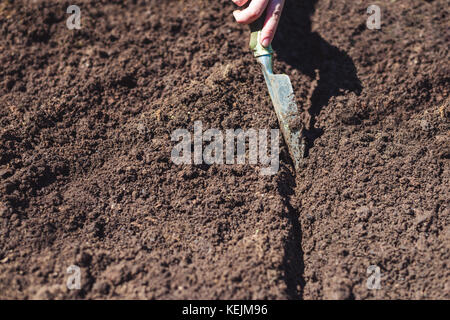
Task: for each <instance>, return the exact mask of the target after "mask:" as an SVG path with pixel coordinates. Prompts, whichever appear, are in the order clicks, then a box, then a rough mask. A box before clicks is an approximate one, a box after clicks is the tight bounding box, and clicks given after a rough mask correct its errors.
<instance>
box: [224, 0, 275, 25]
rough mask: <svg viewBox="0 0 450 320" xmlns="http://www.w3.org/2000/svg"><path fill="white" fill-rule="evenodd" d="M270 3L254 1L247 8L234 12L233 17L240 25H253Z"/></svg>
mask: <svg viewBox="0 0 450 320" xmlns="http://www.w3.org/2000/svg"><path fill="white" fill-rule="evenodd" d="M268 2H269V0H252V2H250V5H249V6H248V7H247V8H245V9H244V10H236V11H234V12H233V15H234V17H235V18H236V21H237V22H238V23H242V24H249V23H252V22H254V21H256V19H258V18H259V17H260V16H261V15H262V14H263V12H264V10H265V9H266V7H267V3H268Z"/></svg>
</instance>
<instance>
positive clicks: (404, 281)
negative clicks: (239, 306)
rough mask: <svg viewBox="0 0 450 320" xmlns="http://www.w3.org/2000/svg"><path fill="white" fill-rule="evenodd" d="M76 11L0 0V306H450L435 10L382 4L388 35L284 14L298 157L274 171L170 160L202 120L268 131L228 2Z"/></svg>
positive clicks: (293, 5) (281, 57)
mask: <svg viewBox="0 0 450 320" xmlns="http://www.w3.org/2000/svg"><path fill="white" fill-rule="evenodd" d="M71 4H72V3H69V2H64V1H63V2H58V3H49V2H47V1H33V2H30V1H14V2H13V1H0V31H1V34H2V37H1V39H0V62H1V64H2V68H1V69H0V230H1V232H0V296H1V297H2V298H10V299H11V298H38V299H39V298H44V299H46V298H53V299H61V298H76V299H80V298H103V299H104V298H141V299H149V298H152V299H205V298H211V299H217V298H220V299H231V298H232V299H299V298H305V299H318V298H332V299H364V298H402V299H407V298H419V299H427V298H449V296H448V292H449V290H448V289H449V279H450V274H449V272H448V262H449V243H450V242H449V240H450V239H449V234H450V233H449V232H450V229H449V216H450V215H449V207H448V205H449V199H450V197H449V192H448V186H449V182H450V181H449V154H450V144H449V133H450V128H449V113H450V110H449V109H450V106H449V101H450V100H449V97H448V87H449V85H448V83H449V78H448V74H449V70H448V67H447V64H446V63H445V62H446V61H448V58H449V55H448V45H447V43H446V39H445V31H446V30H445V21H446V19H447V18H448V17H447V16H448V13H447V11H446V10H447V5H446V3H445V2H444V1H440V0H436V1H430V2H426V1H418V0H417V1H396V2H395V3H389V4H385V3H383V4H380V6H381V7H382V29H381V30H369V29H367V28H366V26H365V21H366V19H367V17H368V15H367V13H366V8H367V3H365V2H364V1H352V2H351V4H350V3H345V2H342V3H338V4H337V3H336V2H335V1H328V0H319V1H312V0H309V1H297V2H296V1H287V4H286V10H285V12H284V16H283V21H282V23H281V26H280V29H279V32H278V35H277V38H276V40H275V42H274V48H275V49H276V52H277V54H276V58H275V61H276V62H275V68H274V69H275V70H276V72H277V73H278V72H285V73H287V74H288V75H289V76H290V78H291V81H292V84H293V87H294V91H295V94H296V98H297V102H298V105H299V106H300V109H301V111H302V119H304V120H305V123H304V124H303V125H302V128H303V131H304V132H305V136H306V139H307V141H308V156H307V158H305V160H304V162H303V164H302V168H301V170H299V171H298V172H297V173H295V172H294V170H293V166H292V163H291V161H290V160H289V156H288V152H287V149H286V147H285V146H284V145H282V146H281V155H280V169H279V171H278V173H277V174H275V175H273V176H262V175H260V166H259V165H250V164H245V165H206V164H203V165H194V164H193V165H175V164H174V163H173V162H172V160H171V151H172V148H173V146H174V142H172V141H171V134H172V132H173V131H174V130H176V129H180V128H182V129H187V130H189V131H190V132H192V131H193V126H194V121H202V124H203V128H204V129H208V128H217V129H219V130H223V131H224V130H226V129H237V128H242V129H249V128H254V129H266V128H278V123H277V119H276V116H275V114H274V112H273V108H272V106H271V102H270V98H269V97H268V94H267V89H266V86H265V83H264V80H263V77H262V74H261V71H260V70H259V67H258V65H257V64H256V63H255V61H254V58H253V57H252V55H251V54H250V53H249V52H248V50H247V40H248V30H247V28H244V27H241V26H239V25H237V24H236V23H235V22H234V21H233V18H232V15H231V12H232V10H233V4H232V3H231V1H229V0H220V1H203V2H199V1H193V0H192V1H190V0H189V1H163V2H161V1H131V2H122V1H94V2H93V1H87V0H83V1H78V3H77V5H78V6H79V7H80V8H81V27H82V28H81V29H80V30H76V29H75V30H69V29H68V28H67V27H66V19H67V18H68V16H69V15H68V14H67V13H66V9H67V7H68V6H69V5H71ZM71 265H76V266H78V267H80V271H81V285H82V286H81V289H80V290H69V289H68V288H67V286H66V283H67V279H68V277H69V276H70V274H68V273H67V268H68V267H69V266H71ZM372 265H373V266H378V267H379V268H380V271H381V283H380V286H381V287H380V289H379V290H369V289H368V288H367V286H366V284H367V279H368V277H369V276H370V274H367V269H368V267H369V266H372Z"/></svg>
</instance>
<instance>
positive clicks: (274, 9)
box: [261, 0, 285, 47]
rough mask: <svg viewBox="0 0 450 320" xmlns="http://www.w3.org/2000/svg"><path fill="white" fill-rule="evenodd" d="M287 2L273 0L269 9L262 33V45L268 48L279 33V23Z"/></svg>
mask: <svg viewBox="0 0 450 320" xmlns="http://www.w3.org/2000/svg"><path fill="white" fill-rule="evenodd" d="M284 1H285V0H272V1H271V2H270V3H269V6H268V8H267V17H266V22H265V23H264V28H263V29H262V32H261V44H262V45H263V46H264V47H268V46H269V45H270V44H271V43H272V40H273V38H274V37H275V32H276V31H277V27H278V23H279V22H280V18H281V12H282V11H283V6H284Z"/></svg>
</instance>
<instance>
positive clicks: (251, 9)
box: [232, 0, 285, 48]
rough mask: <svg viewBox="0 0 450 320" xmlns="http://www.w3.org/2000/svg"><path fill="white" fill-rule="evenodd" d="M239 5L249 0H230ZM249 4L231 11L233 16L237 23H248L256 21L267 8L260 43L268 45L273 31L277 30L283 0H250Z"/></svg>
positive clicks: (264, 45)
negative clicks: (241, 8)
mask: <svg viewBox="0 0 450 320" xmlns="http://www.w3.org/2000/svg"><path fill="white" fill-rule="evenodd" d="M232 1H233V2H234V3H235V4H237V5H238V6H239V7H242V6H243V5H244V4H246V3H247V2H248V1H249V0H232ZM250 1H251V2H250V5H249V6H248V7H247V8H245V9H243V10H236V11H234V12H233V15H234V18H235V19H236V21H237V22H238V23H242V24H250V23H252V22H254V21H256V20H257V19H258V18H259V17H260V16H261V15H262V14H263V13H264V10H266V8H267V15H266V20H265V22H264V28H263V29H262V33H261V44H262V46H263V47H266V48H267V47H268V46H269V45H270V44H271V42H272V40H273V37H274V36H275V32H276V31H277V27H278V22H279V21H280V17H281V12H282V11H283V6H284V1H285V0H250Z"/></svg>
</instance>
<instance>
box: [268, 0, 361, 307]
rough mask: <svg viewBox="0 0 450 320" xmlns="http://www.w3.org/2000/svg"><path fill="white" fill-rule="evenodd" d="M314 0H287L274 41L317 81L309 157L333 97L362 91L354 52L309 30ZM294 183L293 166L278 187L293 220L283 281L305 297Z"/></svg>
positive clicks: (282, 56)
mask: <svg viewBox="0 0 450 320" xmlns="http://www.w3.org/2000/svg"><path fill="white" fill-rule="evenodd" d="M316 2H317V0H301V1H289V0H288V1H286V5H285V9H284V11H283V15H282V19H281V22H280V25H279V28H278V31H277V35H276V37H275V40H274V42H273V47H274V49H275V51H276V52H277V60H280V61H283V62H285V63H286V64H288V65H289V66H291V67H292V68H294V69H297V70H298V71H299V73H301V74H304V75H306V76H308V77H309V78H310V79H311V86H312V83H313V81H314V80H316V84H315V88H312V89H313V92H312V93H311V96H310V97H309V98H310V100H309V103H308V106H307V108H306V109H307V113H308V114H307V115H306V116H305V117H302V118H304V119H305V121H306V122H305V129H304V134H305V138H306V140H307V146H306V153H305V156H308V153H309V150H310V149H311V148H312V147H313V145H314V141H315V140H316V139H317V138H319V137H320V136H321V135H322V134H323V132H324V131H323V130H326V129H322V128H317V127H316V122H317V117H318V115H319V114H320V112H321V110H322V109H323V108H324V107H326V106H327V104H328V101H329V100H330V98H331V97H333V96H338V95H340V94H343V93H344V92H346V91H350V92H355V93H356V94H358V95H359V94H360V92H361V90H362V86H361V82H360V80H359V79H358V76H357V71H356V67H355V64H354V63H353V61H352V59H351V58H350V56H349V55H348V54H347V53H345V52H344V51H343V50H340V49H339V48H337V47H335V46H333V45H331V44H330V43H328V42H327V41H326V40H324V39H323V38H322V37H321V36H320V35H319V34H318V33H316V32H312V31H311V18H310V17H311V15H312V14H313V13H314V10H315V4H316ZM308 89H311V88H308ZM294 91H295V88H294ZM285 153H286V152H285ZM281 157H282V158H283V159H289V156H288V155H287V154H281ZM287 161H288V160H287ZM291 167H292V163H291ZM295 187H296V181H295V176H294V175H291V174H289V170H288V171H286V172H284V173H283V174H282V176H281V177H280V179H279V181H278V191H279V193H280V195H281V196H282V197H283V201H284V204H285V205H286V207H287V209H288V212H287V217H286V218H287V219H288V220H289V223H290V231H289V235H288V239H287V241H286V243H285V253H284V258H283V269H284V271H285V279H284V280H285V282H286V286H287V295H288V297H289V298H290V299H302V298H303V291H304V286H305V279H304V260H303V250H302V231H301V226H300V222H299V208H296V205H295V206H293V205H292V203H291V197H293V196H295Z"/></svg>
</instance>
